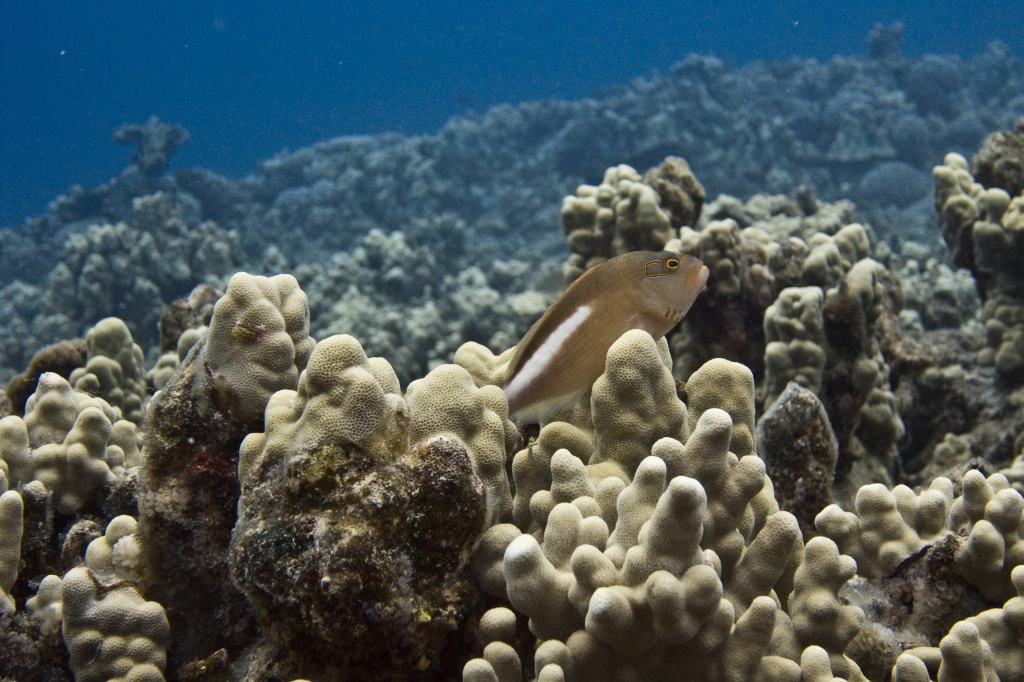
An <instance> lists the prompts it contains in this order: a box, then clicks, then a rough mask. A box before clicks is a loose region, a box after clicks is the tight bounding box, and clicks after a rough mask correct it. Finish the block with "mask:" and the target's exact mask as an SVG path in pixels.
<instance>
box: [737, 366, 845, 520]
mask: <svg viewBox="0 0 1024 682" xmlns="http://www.w3.org/2000/svg"><path fill="white" fill-rule="evenodd" d="M757 454H758V455H760V456H761V459H763V460H764V463H765V471H766V473H767V474H768V476H769V477H770V478H771V479H772V483H773V484H774V486H775V497H776V499H777V500H778V501H779V506H780V507H781V508H782V509H783V510H785V511H788V512H791V513H792V514H793V515H794V516H796V518H797V521H799V522H800V530H802V531H803V534H804V538H805V540H806V539H810V538H811V537H814V536H815V535H817V534H818V533H817V532H816V531H815V529H814V517H815V515H817V513H818V512H819V511H821V510H822V509H824V508H825V507H827V506H828V505H829V504H831V503H832V501H833V500H832V479H833V477H834V476H835V471H836V458H837V457H838V455H839V444H838V442H837V441H836V437H835V434H834V433H832V427H831V425H830V424H829V419H828V414H827V413H826V412H825V407H824V405H822V404H821V401H820V400H818V397H817V396H816V395H814V393H813V392H812V391H809V390H807V389H806V388H804V387H803V386H801V385H800V384H798V383H796V382H794V381H791V382H789V385H788V386H786V390H784V391H783V392H782V394H781V395H780V396H779V397H778V398H777V399H776V400H775V402H774V403H773V404H772V406H771V407H770V408H769V409H768V411H767V412H765V414H764V416H762V417H761V420H760V421H759V422H758V423H757Z"/></svg>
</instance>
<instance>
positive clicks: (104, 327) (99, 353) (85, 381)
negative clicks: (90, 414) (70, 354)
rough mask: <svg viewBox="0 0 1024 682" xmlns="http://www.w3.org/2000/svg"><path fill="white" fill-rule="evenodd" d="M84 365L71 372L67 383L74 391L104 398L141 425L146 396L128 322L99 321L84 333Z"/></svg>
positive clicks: (143, 375) (137, 348) (137, 350)
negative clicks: (85, 358) (85, 354)
mask: <svg viewBox="0 0 1024 682" xmlns="http://www.w3.org/2000/svg"><path fill="white" fill-rule="evenodd" d="M85 346H86V352H87V354H88V356H87V357H88V359H87V360H86V364H85V367H79V368H78V369H76V370H74V371H73V372H71V375H70V376H69V377H68V382H69V383H70V384H71V385H72V386H73V387H74V388H75V390H76V391H81V392H82V393H88V394H89V395H94V396H97V397H100V398H103V399H104V400H106V401H107V402H108V403H110V405H111V406H112V407H115V408H117V409H119V410H120V411H121V416H122V417H123V418H124V419H127V420H129V421H131V422H134V423H135V424H141V423H142V419H143V417H144V416H145V410H146V403H147V402H148V401H149V396H148V393H147V391H146V370H145V364H144V357H143V353H142V348H141V347H140V346H139V345H138V344H137V343H135V342H134V341H133V340H132V333H131V331H129V330H128V325H126V324H125V323H124V321H122V320H121V319H119V318H116V317H108V318H106V319H103V320H100V321H99V322H97V323H96V325H95V326H94V327H92V328H91V329H90V330H89V331H88V332H86V334H85Z"/></svg>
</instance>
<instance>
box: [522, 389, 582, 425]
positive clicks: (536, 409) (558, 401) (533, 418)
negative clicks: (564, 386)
mask: <svg viewBox="0 0 1024 682" xmlns="http://www.w3.org/2000/svg"><path fill="white" fill-rule="evenodd" d="M587 388H590V387H589V386H588V387H587ZM586 391H587V389H586V388H583V389H580V390H578V391H573V392H572V393H563V394H562V395H558V396H555V397H554V398H548V399H546V400H540V401H537V402H535V403H530V404H529V405H526V406H524V407H522V408H520V409H519V410H517V411H516V412H515V413H514V414H512V415H511V416H512V420H513V421H514V422H516V424H519V425H523V424H540V423H541V422H547V421H549V420H550V419H551V418H552V417H554V416H555V415H557V414H558V413H559V412H561V411H562V410H564V409H566V408H568V407H572V405H573V404H575V402H576V401H577V400H579V399H580V396H582V395H583V394H584V393H586Z"/></svg>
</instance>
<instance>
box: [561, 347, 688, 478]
mask: <svg viewBox="0 0 1024 682" xmlns="http://www.w3.org/2000/svg"><path fill="white" fill-rule="evenodd" d="M671 366H672V361H671V358H670V357H669V354H668V344H667V343H666V342H665V341H664V339H660V340H659V341H657V342H655V341H654V339H652V338H651V335H650V334H648V333H647V332H645V331H642V330H639V329H634V330H632V331H629V332H626V333H625V334H623V335H622V336H621V337H620V338H619V339H618V340H617V341H616V342H615V343H614V344H612V346H611V348H609V349H608V356H607V360H606V362H605V371H604V374H602V375H601V376H600V377H599V378H598V379H597V381H595V382H594V387H593V393H592V395H591V399H590V404H591V409H592V412H593V420H594V446H595V453H594V455H593V456H592V457H590V459H589V462H588V463H589V464H590V466H591V468H592V475H593V477H594V479H595V482H598V481H600V480H601V479H602V478H605V477H607V476H618V477H620V478H622V479H623V480H629V477H630V476H631V475H632V472H633V471H635V470H636V468H637V466H638V465H639V464H640V462H641V461H642V460H643V459H644V458H645V457H647V456H648V455H649V454H650V452H651V446H652V445H654V443H655V442H656V441H657V440H658V439H659V438H662V437H665V436H668V437H671V438H677V439H679V440H686V437H687V436H688V435H689V424H688V414H687V410H686V405H684V404H683V403H682V401H680V400H679V398H678V397H677V396H676V382H675V379H673V378H672V372H671ZM577 456H580V457H582V456H583V453H579V454H578V455H577ZM602 465H604V466H602Z"/></svg>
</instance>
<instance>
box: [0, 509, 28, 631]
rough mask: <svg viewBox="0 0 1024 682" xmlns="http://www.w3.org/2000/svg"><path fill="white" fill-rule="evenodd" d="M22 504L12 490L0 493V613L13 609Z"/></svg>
mask: <svg viewBox="0 0 1024 682" xmlns="http://www.w3.org/2000/svg"><path fill="white" fill-rule="evenodd" d="M24 510H25V507H24V504H23V503H22V500H21V495H19V494H18V493H17V492H16V491H14V490H8V491H7V492H5V493H3V494H0V614H3V613H7V612H11V611H14V599H13V598H12V597H11V588H12V587H13V586H14V581H15V580H16V579H17V577H18V564H19V563H20V561H21V535H22V532H23V531H24V528H23V525H22V524H23V515H24Z"/></svg>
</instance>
